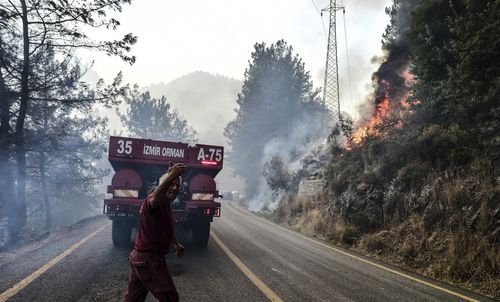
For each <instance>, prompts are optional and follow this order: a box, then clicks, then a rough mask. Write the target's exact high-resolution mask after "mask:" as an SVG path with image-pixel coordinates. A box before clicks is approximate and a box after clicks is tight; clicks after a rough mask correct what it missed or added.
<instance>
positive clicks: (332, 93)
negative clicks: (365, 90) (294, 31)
mask: <svg viewBox="0 0 500 302" xmlns="http://www.w3.org/2000/svg"><path fill="white" fill-rule="evenodd" d="M339 10H343V11H344V13H345V8H344V6H339V5H337V1H336V0H330V5H328V6H327V7H325V8H324V9H322V10H321V13H322V14H323V12H329V13H330V27H329V30H328V48H327V52H326V66H325V82H324V85H323V102H324V104H325V106H326V108H327V109H328V115H329V119H324V124H325V125H326V126H327V127H329V126H331V125H332V124H331V121H332V120H333V125H335V124H337V123H339V121H340V93H339V70H338V60H337V11H339Z"/></svg>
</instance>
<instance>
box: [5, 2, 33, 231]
mask: <svg viewBox="0 0 500 302" xmlns="http://www.w3.org/2000/svg"><path fill="white" fill-rule="evenodd" d="M21 7H22V22H23V69H22V71H21V99H20V104H19V114H18V117H17V122H16V131H15V134H14V142H15V144H16V160H17V201H16V202H15V205H14V206H13V209H14V211H13V213H12V216H11V217H9V228H10V231H11V236H12V237H13V238H15V237H16V236H17V234H18V233H19V231H20V230H21V228H22V227H23V226H24V225H25V224H26V151H25V148H24V147H25V146H24V121H25V119H26V113H27V111H28V99H29V90H28V88H29V87H28V80H29V72H30V45H29V31H28V10H27V8H26V1H25V0H21Z"/></svg>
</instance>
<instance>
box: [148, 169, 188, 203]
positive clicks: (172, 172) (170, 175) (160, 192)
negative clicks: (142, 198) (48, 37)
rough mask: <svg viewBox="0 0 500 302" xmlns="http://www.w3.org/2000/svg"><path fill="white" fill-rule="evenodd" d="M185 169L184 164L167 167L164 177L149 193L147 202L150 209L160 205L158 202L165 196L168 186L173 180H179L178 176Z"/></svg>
mask: <svg viewBox="0 0 500 302" xmlns="http://www.w3.org/2000/svg"><path fill="white" fill-rule="evenodd" d="M186 171H187V167H186V165H184V164H175V165H173V166H171V167H170V168H169V169H168V172H167V173H166V174H165V175H166V178H165V179H163V180H162V181H161V182H160V184H159V185H158V187H156V189H155V190H154V191H153V193H152V194H151V198H150V199H149V202H150V205H151V208H152V209H156V208H157V207H159V206H160V203H161V202H162V201H163V200H164V199H165V198H166V197H167V191H168V189H169V188H170V186H171V185H172V184H173V183H174V181H179V176H181V175H182V174H184V173H185V172H186ZM162 178H163V177H162ZM174 198H175V197H174Z"/></svg>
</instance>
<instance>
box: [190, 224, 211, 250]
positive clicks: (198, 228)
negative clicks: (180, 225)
mask: <svg viewBox="0 0 500 302" xmlns="http://www.w3.org/2000/svg"><path fill="white" fill-rule="evenodd" d="M191 235H192V236H191V238H192V239H193V244H194V245H195V246H197V247H206V246H207V244H208V239H209V238H210V222H200V223H196V224H194V225H193V228H192V231H191Z"/></svg>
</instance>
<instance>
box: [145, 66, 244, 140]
mask: <svg viewBox="0 0 500 302" xmlns="http://www.w3.org/2000/svg"><path fill="white" fill-rule="evenodd" d="M241 85H242V82H241V81H239V80H237V79H233V78H228V77H226V76H223V75H218V74H216V75H214V74H211V73H208V72H203V71H196V72H192V73H189V74H187V75H184V76H181V77H179V78H177V79H175V80H173V81H171V82H169V83H163V82H161V83H157V84H152V85H149V86H146V87H143V88H142V90H144V91H145V90H148V91H149V92H150V93H151V95H152V96H153V97H156V98H159V97H161V96H162V95H165V96H166V97H167V101H168V102H169V103H170V104H171V105H172V106H173V107H174V108H177V109H178V110H179V112H180V114H181V115H182V116H183V117H184V118H185V119H186V120H187V121H188V123H189V125H191V126H193V127H194V128H195V129H196V131H197V132H198V139H199V142H200V143H210V144H220V145H226V139H225V137H224V134H223V133H224V127H225V126H226V125H227V123H228V122H229V121H230V120H231V119H233V118H234V116H235V115H236V114H235V112H234V108H236V97H237V95H238V93H239V92H240V91H241Z"/></svg>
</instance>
